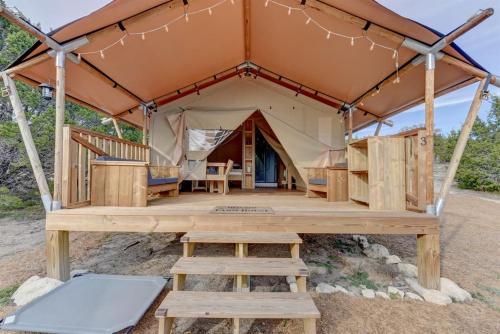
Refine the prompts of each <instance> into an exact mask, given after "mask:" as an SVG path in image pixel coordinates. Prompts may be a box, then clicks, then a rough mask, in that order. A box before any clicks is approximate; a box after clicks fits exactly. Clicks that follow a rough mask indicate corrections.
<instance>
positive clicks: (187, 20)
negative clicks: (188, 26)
mask: <svg viewBox="0 0 500 334" xmlns="http://www.w3.org/2000/svg"><path fill="white" fill-rule="evenodd" d="M184 17H185V18H186V22H189V16H188V13H186V15H185V16H184Z"/></svg>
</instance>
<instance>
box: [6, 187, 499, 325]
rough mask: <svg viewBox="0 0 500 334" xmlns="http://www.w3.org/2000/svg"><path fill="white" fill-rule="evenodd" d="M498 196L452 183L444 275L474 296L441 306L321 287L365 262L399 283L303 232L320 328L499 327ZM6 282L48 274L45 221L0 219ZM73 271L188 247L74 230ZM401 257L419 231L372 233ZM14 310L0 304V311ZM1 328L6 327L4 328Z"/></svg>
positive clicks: (339, 245) (267, 282) (154, 260)
mask: <svg viewBox="0 0 500 334" xmlns="http://www.w3.org/2000/svg"><path fill="white" fill-rule="evenodd" d="M499 216H500V199H499V197H497V196H491V195H484V194H479V193H474V192H466V191H458V190H454V191H453V192H452V194H451V196H450V197H449V201H448V203H447V205H446V208H445V213H444V217H443V220H442V229H441V270H442V275H441V276H443V277H448V278H450V279H452V280H453V281H455V282H457V283H458V284H459V285H460V286H461V287H463V288H465V289H466V290H468V291H469V292H471V293H472V295H473V297H474V301H473V302H472V303H468V304H455V303H454V304H451V305H448V306H437V305H434V304H429V303H426V302H418V301H407V300H384V299H381V298H376V299H370V300H369V299H365V298H362V297H351V296H348V295H345V294H341V293H335V294H321V295H319V294H316V293H315V292H313V291H314V287H315V286H316V285H317V284H318V283H319V282H326V283H330V284H341V285H342V282H343V281H345V277H346V275H348V274H349V273H352V272H353V271H354V270H356V269H359V268H362V269H363V270H364V271H367V272H368V273H369V275H370V279H372V280H373V281H375V282H377V284H378V285H379V286H386V285H388V284H391V283H392V280H393V279H394V273H391V272H390V270H388V269H387V267H385V266H384V265H383V264H382V263H379V262H377V261H376V260H372V259H368V258H366V257H363V256H361V255H360V254H359V250H357V249H356V247H354V246H353V243H352V241H351V240H350V236H321V235H304V236H303V238H304V245H303V247H302V249H301V251H302V257H303V259H304V261H305V262H306V263H308V264H311V263H312V264H314V263H322V264H323V265H326V266H327V267H328V272H327V273H323V274H313V275H312V276H311V278H310V279H309V282H308V288H309V289H310V290H311V293H312V295H313V297H314V300H315V302H316V305H317V306H318V308H319V309H320V311H321V314H322V317H321V320H320V321H318V325H319V326H318V332H319V333H500V247H499V246H500V219H499V218H498V217H499ZM0 231H1V233H0V234H1V238H0V289H2V288H5V287H9V286H12V285H14V284H20V283H22V282H23V281H24V280H26V279H27V278H29V277H30V276H32V275H36V274H38V275H44V271H45V269H44V268H45V254H44V232H43V221H42V220H40V221H31V222H22V221H9V220H7V219H3V220H0ZM70 238H71V249H70V253H71V258H72V260H71V269H81V268H85V269H89V270H90V271H92V272H96V273H108V274H140V275H149V274H153V275H162V276H165V275H167V273H168V269H169V268H170V266H171V265H172V264H173V263H174V262H175V261H176V260H177V258H178V257H179V256H180V255H181V254H182V247H181V245H180V243H179V242H178V240H175V236H173V235H146V234H101V233H71V234H70ZM369 240H370V242H378V243H381V244H382V245H384V246H386V247H387V248H388V249H389V251H390V252H391V254H396V255H398V256H399V257H401V259H402V260H403V261H404V262H410V263H415V259H416V258H415V256H416V248H415V247H416V243H415V237H414V236H384V235H382V236H369ZM197 251H198V252H199V254H200V255H208V254H210V255H215V254H218V255H224V254H227V255H230V254H231V253H232V249H231V247H229V246H227V247H226V246H211V245H208V246H202V247H200V248H199V249H197ZM249 253H250V255H255V256H266V255H267V256H287V254H288V253H287V250H286V249H285V248H283V247H282V248H280V247H279V246H278V248H276V246H275V247H272V246H257V245H251V246H250V249H249ZM251 284H252V289H255V290H259V291H286V290H287V288H288V287H287V285H286V282H285V281H284V279H279V278H256V279H255V280H252V282H251ZM207 286H210V288H213V289H226V290H227V289H230V287H231V286H232V281H231V280H230V279H229V278H228V279H220V278H209V279H208V281H207V279H206V278H201V277H193V278H191V279H190V278H188V281H187V288H189V289H193V290H196V289H200V290H201V289H203V288H206V287H207ZM161 298H162V296H160V298H158V300H157V301H156V302H155V304H154V305H153V306H152V307H151V308H150V310H149V311H148V313H147V314H146V315H145V316H144V318H143V320H142V321H141V322H140V323H139V325H138V327H137V328H136V330H135V332H136V333H156V330H157V322H156V320H155V319H154V316H153V313H154V310H155V309H156V307H157V306H158V303H159V301H160V300H161ZM12 310H14V306H13V305H12V304H9V305H6V306H4V307H3V308H0V317H3V316H5V315H7V314H8V313H9V312H11V311H12ZM243 327H247V328H249V333H302V324H301V322H300V321H292V320H283V321H270V320H255V321H253V322H252V321H246V322H244V323H243ZM0 332H1V331H0ZM175 333H193V334H194V333H232V332H231V327H230V321H228V320H209V321H207V320H187V321H181V322H179V323H177V325H176V329H175Z"/></svg>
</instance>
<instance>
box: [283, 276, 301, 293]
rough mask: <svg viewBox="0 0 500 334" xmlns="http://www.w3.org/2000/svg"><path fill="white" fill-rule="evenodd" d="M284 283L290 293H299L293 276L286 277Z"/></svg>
mask: <svg viewBox="0 0 500 334" xmlns="http://www.w3.org/2000/svg"><path fill="white" fill-rule="evenodd" d="M286 282H287V283H288V285H289V286H290V292H299V287H298V286H297V280H296V279H295V276H287V277H286Z"/></svg>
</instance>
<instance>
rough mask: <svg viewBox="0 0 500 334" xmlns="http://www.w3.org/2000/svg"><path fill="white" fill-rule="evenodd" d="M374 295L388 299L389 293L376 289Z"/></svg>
mask: <svg viewBox="0 0 500 334" xmlns="http://www.w3.org/2000/svg"><path fill="white" fill-rule="evenodd" d="M375 296H377V297H381V298H384V299H390V298H389V295H388V294H387V293H385V292H382V291H376V292H375Z"/></svg>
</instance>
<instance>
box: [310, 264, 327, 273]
mask: <svg viewBox="0 0 500 334" xmlns="http://www.w3.org/2000/svg"><path fill="white" fill-rule="evenodd" d="M307 269H309V273H310V274H317V275H326V274H327V273H328V269H326V268H325V267H322V266H318V265H315V264H308V265H307Z"/></svg>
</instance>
